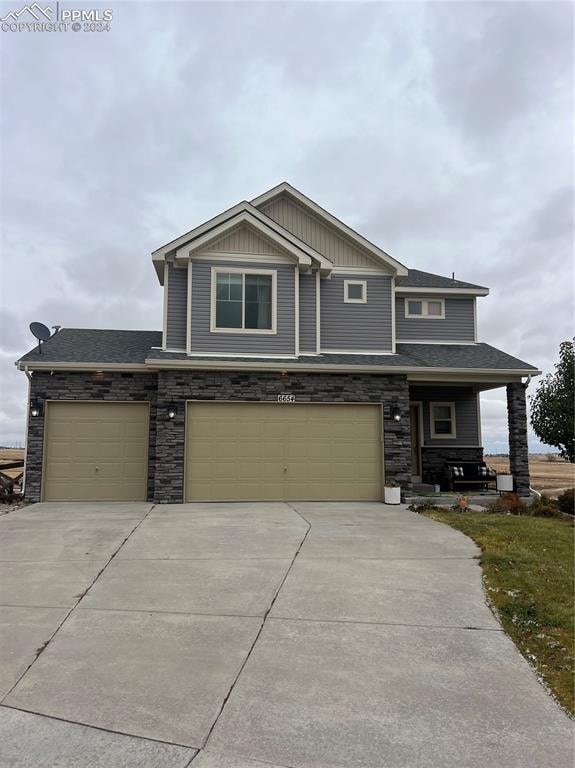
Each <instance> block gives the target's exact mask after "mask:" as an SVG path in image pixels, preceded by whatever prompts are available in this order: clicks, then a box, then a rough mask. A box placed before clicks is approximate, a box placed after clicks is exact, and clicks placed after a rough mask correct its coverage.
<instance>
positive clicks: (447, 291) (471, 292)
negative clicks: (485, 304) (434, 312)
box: [395, 285, 489, 296]
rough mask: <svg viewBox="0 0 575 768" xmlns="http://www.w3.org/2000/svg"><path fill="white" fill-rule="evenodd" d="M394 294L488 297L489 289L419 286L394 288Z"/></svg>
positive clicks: (398, 286)
mask: <svg viewBox="0 0 575 768" xmlns="http://www.w3.org/2000/svg"><path fill="white" fill-rule="evenodd" d="M395 292H396V293H415V294H418V295H422V296H426V295H427V294H428V293H438V294H441V295H447V296H453V295H456V294H458V295H462V294H463V295H465V296H489V288H426V287H425V286H421V287H420V288H415V287H412V286H408V285H406V286H401V285H396V286H395Z"/></svg>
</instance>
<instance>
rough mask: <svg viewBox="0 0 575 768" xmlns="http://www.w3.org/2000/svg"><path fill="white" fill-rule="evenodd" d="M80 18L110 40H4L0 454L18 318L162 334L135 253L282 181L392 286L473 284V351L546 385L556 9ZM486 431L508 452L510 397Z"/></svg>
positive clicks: (569, 73) (16, 438)
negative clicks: (531, 368) (414, 276)
mask: <svg viewBox="0 0 575 768" xmlns="http://www.w3.org/2000/svg"><path fill="white" fill-rule="evenodd" d="M47 2H48V0H46V3H45V4H47ZM61 5H64V7H65V6H66V5H71V6H73V7H85V8H90V7H94V6H96V3H95V2H94V3H93V4H92V5H90V4H85V5H84V6H80V5H79V4H78V3H70V4H66V3H65V4H61ZM98 5H99V6H100V7H109V8H113V11H114V20H113V22H112V29H111V31H109V32H100V33H88V32H78V33H73V32H71V31H70V32H67V33H24V32H22V33H7V32H0V46H1V54H0V55H1V65H2V66H1V106H2V122H1V153H2V170H1V196H2V197H1V209H0V212H1V219H2V230H3V234H2V273H1V275H0V290H1V298H2V308H1V316H0V325H1V340H0V363H1V369H0V376H1V379H0V381H1V384H2V393H1V397H0V444H3V445H10V444H14V443H18V442H21V443H22V442H23V440H24V429H25V412H26V379H25V376H24V374H23V373H18V372H17V371H16V369H15V368H14V365H13V363H14V360H15V359H17V357H19V356H20V355H21V354H23V353H24V352H26V351H27V350H28V349H29V348H30V347H31V346H33V344H32V341H33V339H32V337H31V336H30V333H29V331H28V324H29V323H30V321H32V320H39V321H42V322H44V323H46V324H47V325H55V324H58V325H62V326H68V327H90V328H134V329H138V328H142V329H159V328H160V327H161V299H162V292H161V290H160V286H159V284H158V282H157V279H156V277H155V273H154V270H153V268H152V264H151V258H150V252H151V251H152V250H153V249H154V248H156V247H158V246H160V245H162V244H164V243H165V242H166V241H168V240H171V239H172V238H174V237H175V236H177V235H180V234H181V233H183V232H185V231H187V230H189V229H191V228H192V227H194V226H196V225H198V224H200V223H202V222H203V221H204V220H206V219H208V218H210V217H211V216H213V215H216V214H217V213H219V212H221V211H222V210H224V209H225V208H228V207H230V206H231V205H233V204H235V203H236V202H239V201H240V200H244V199H250V198H252V197H254V196H256V195H258V194H260V193H261V192H263V191H265V190H266V189H268V188H270V187H272V186H274V185H275V184H277V183H278V182H280V181H283V180H287V181H289V182H290V183H291V184H293V185H294V186H295V187H297V188H298V189H300V190H301V191H302V192H304V193H305V194H306V195H308V196H309V197H311V198H312V199H314V200H315V201H317V202H318V203H319V204H320V205H322V206H323V207H325V208H327V209H328V210H330V211H331V212H332V213H334V214H335V215H336V216H338V217H339V218H341V219H343V220H344V221H346V222H347V223H348V224H349V225H351V226H352V227H354V228H355V229H357V230H359V231H360V232H361V233H362V234H364V235H365V236H366V237H368V238H369V239H370V240H372V241H373V242H375V243H377V244H378V245H380V246H381V247H382V248H384V249H385V250H386V251H388V252H389V253H391V254H392V255H393V256H394V257H396V258H397V259H399V260H400V261H401V262H403V263H404V264H406V265H407V266H409V267H412V268H417V269H423V270H427V271H430V272H437V273H439V274H445V275H450V274H451V272H453V271H455V274H456V277H458V278H460V279H462V280H467V281H470V282H475V283H479V284H482V285H487V286H489V287H490V288H491V295H490V296H489V297H487V298H483V299H479V300H478V304H479V332H480V340H482V341H486V342H488V343H490V344H493V345H494V346H496V347H498V348H500V349H503V350H505V351H506V352H509V353H511V354H512V355H515V356H517V357H520V358H521V359H523V360H525V361H527V362H529V363H533V364H535V365H537V366H539V367H540V368H542V369H544V370H546V371H548V370H550V369H551V368H552V366H553V362H554V361H555V360H556V358H557V350H558V345H559V343H560V342H561V341H562V340H564V339H567V338H569V337H570V336H571V335H572V334H573V327H574V317H573V288H574V285H573V222H572V217H573V128H574V126H573V6H572V5H570V4H568V3H552V2H542V3H521V2H500V3H499V2H498V3H473V4H472V3H470V4H464V3H445V4H443V3H433V4H416V3H401V4H394V3H375V2H373V3H356V2H352V3H306V2H300V3H280V2H277V3H272V2H269V3H263V2H260V3H244V2H236V3H216V2H210V3H192V2H178V3H168V2H155V3H154V2H148V3H135V2H129V3H128V2H125V3H116V4H107V3H106V2H105V0H104V2H99V3H98ZM20 7H21V6H20V5H19V3H18V1H17V0H16V2H10V3H8V2H5V1H4V0H1V2H0V10H1V11H2V14H1V15H2V16H3V15H4V14H5V13H7V12H8V11H10V10H18V9H19V8H20ZM533 390H534V384H533V383H532V384H531V387H530V390H529V391H530V392H533ZM482 411H483V413H482V416H483V441H484V445H485V446H486V447H487V448H488V449H489V450H491V451H499V452H504V451H506V450H507V420H506V419H507V417H506V404H505V390H504V389H503V390H501V389H499V390H493V391H491V392H489V393H486V394H485V395H483V396H482ZM531 447H532V450H538V449H539V448H540V446H539V444H538V443H537V442H536V441H535V440H533V441H532V444H531Z"/></svg>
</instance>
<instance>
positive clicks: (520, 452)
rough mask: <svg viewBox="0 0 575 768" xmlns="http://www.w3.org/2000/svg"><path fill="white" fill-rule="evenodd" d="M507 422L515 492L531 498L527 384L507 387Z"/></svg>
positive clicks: (517, 383)
mask: <svg viewBox="0 0 575 768" xmlns="http://www.w3.org/2000/svg"><path fill="white" fill-rule="evenodd" d="M507 420H508V424H509V469H510V471H511V474H512V475H513V479H514V483H515V490H516V491H517V493H518V494H519V495H520V496H529V495H530V492H529V486H530V484H531V481H530V478H529V445H528V442H527V404H526V397H525V384H522V383H521V382H516V383H514V384H508V385H507Z"/></svg>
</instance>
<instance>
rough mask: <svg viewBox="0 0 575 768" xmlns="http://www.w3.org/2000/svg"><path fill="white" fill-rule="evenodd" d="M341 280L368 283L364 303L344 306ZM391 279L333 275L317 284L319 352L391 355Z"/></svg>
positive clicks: (342, 281) (356, 275) (374, 276)
mask: <svg viewBox="0 0 575 768" xmlns="http://www.w3.org/2000/svg"><path fill="white" fill-rule="evenodd" d="M344 280H365V281H366V282H367V303H365V304H346V303H345V302H344V294H343V291H344ZM391 300H392V298H391V278H390V277H388V276H387V275H366V274H361V273H360V274H347V273H346V274H334V275H332V277H331V278H330V279H323V278H322V280H321V283H320V305H321V307H320V310H321V311H320V326H321V349H322V351H325V352H329V350H330V349H333V350H353V351H357V352H361V351H366V352H367V351H372V352H391V349H392V328H391Z"/></svg>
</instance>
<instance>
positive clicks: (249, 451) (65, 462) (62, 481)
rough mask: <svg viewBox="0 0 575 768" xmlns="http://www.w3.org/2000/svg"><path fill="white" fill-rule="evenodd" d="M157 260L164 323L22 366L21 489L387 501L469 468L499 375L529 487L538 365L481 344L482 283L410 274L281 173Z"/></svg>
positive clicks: (163, 497)
mask: <svg viewBox="0 0 575 768" xmlns="http://www.w3.org/2000/svg"><path fill="white" fill-rule="evenodd" d="M152 260H153V265H154V268H155V270H156V273H157V277H158V281H159V283H160V285H161V286H163V301H164V305H163V309H164V312H163V327H162V330H161V331H113V330H87V329H72V328H64V329H62V330H60V331H59V332H58V333H56V334H54V335H53V336H52V337H51V338H50V339H49V340H48V341H47V342H46V343H45V344H44V345H43V347H42V351H41V353H39V351H38V349H37V348H36V349H34V350H32V351H31V352H29V353H28V354H26V355H24V357H22V358H21V359H20V360H19V361H18V362H17V366H18V367H19V368H20V370H22V371H25V372H26V373H27V375H28V376H29V380H30V400H29V409H28V414H29V415H28V434H27V460H26V486H25V494H26V497H27V498H28V499H29V500H39V499H42V500H45V501H49V500H50V501H51V500H94V501H98V500H118V501H120V500H145V499H149V500H155V501H158V502H181V501H205V500H214V501H215V500H223V501H235V500H237V501H239V500H273V499H277V500H284V499H309V500H330V499H341V500H349V499H357V500H365V499H381V498H382V495H383V486H384V482H389V481H394V482H396V483H399V484H401V486H402V488H403V489H404V490H408V489H409V488H410V487H411V484H412V482H414V481H424V482H432V481H433V480H434V478H435V477H436V476H437V473H438V472H441V470H442V468H443V466H444V464H445V462H446V461H464V460H471V461H475V460H481V458H482V456H483V448H482V439H481V416H480V409H479V393H480V392H482V391H483V390H487V389H491V388H495V387H501V386H506V387H507V400H508V416H509V440H510V459H511V471H512V473H513V475H514V477H515V483H516V487H517V490H518V492H519V493H521V494H527V493H528V492H529V469H528V461H527V422H526V407H525V386H526V384H525V380H527V381H528V380H529V379H530V377H531V376H533V375H535V374H538V373H539V371H538V370H536V369H535V368H534V367H533V366H531V365H528V364H527V363H524V362H522V361H521V360H518V359H516V358H514V357H511V356H510V355H508V354H506V353H505V352H501V351H499V350H498V349H495V348H493V347H491V346H489V345H487V344H483V343H481V342H479V341H478V332H477V312H476V303H477V300H478V299H480V298H482V297H484V296H487V294H488V289H487V288H484V287H482V286H479V285H472V284H470V283H466V282H462V281H460V280H455V279H451V278H448V277H441V276H439V275H435V274H430V273H427V272H421V271H419V270H413V269H408V268H407V267H405V266H404V265H403V264H401V263H400V262H399V261H397V260H396V259H395V258H393V257H392V256H390V255H389V254H387V253H386V252H385V251H383V250H381V248H379V247H377V246H376V245H374V244H373V243H371V242H369V241H368V240H366V239H365V238H364V237H362V236H361V235H360V234H358V233H357V232H355V231H354V230H352V229H351V228H350V227H348V226H346V225H345V224H344V223H342V222H341V221H339V220H338V219H336V218H335V217H334V216H332V215H331V214H330V213H328V212H327V211H325V210H324V209H323V208H321V207H320V206H319V205H317V204H316V203H314V202H313V201H312V200H310V199H308V198H307V197H305V196H304V195H303V194H302V193H300V192H298V191H297V190H296V189H294V188H293V187H291V186H290V185H289V184H285V183H284V184H280V185H279V186H277V187H275V188H274V189H271V190H269V191H268V192H266V193H264V194H263V195H261V196H260V197H257V198H256V199H255V200H252V201H251V202H242V203H239V204H238V205H236V206H234V207H233V208H230V209H229V210H227V211H224V212H223V213H220V214H219V215H218V216H216V217H214V218H213V219H210V221H207V222H205V223H204V224H201V225H200V226H198V227H196V228H195V229H192V230H191V231H189V232H187V233H186V234H184V235H182V236H180V237H178V238H176V239H175V240H172V241H171V242H169V243H167V244H166V245H164V246H162V247H161V248H159V249H158V250H156V251H154V253H153V254H152Z"/></svg>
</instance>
